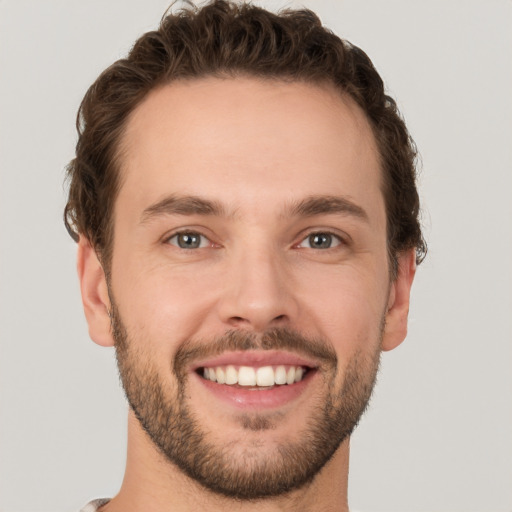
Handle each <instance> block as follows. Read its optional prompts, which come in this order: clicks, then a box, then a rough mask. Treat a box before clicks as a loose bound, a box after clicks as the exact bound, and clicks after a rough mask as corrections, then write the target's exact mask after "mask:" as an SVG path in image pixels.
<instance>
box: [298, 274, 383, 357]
mask: <svg viewBox="0 0 512 512" xmlns="http://www.w3.org/2000/svg"><path fill="white" fill-rule="evenodd" d="M313 282H314V283H315V285H314V287H309V290H310V291H309V293H303V294H302V302H303V304H304V309H306V310H307V311H308V315H307V316H308V317H309V323H310V324H312V325H313V326H314V327H315V328H316V329H315V330H319V331H320V332H318V333H317V334H319V335H320V336H323V337H325V338H327V339H328V340H330V342H331V343H332V344H333V346H334V347H335V349H336V351H337V352H338V357H340V358H341V359H349V358H350V357H351V356H352V355H353V354H354V353H355V352H356V351H363V352H369V351H374V350H375V348H376V347H377V346H378V344H379V342H380V336H381V329H382V318H383V314H384V311H385V307H386V304H387V283H386V282H385V280H383V279H379V278H378V276H377V275H376V274H374V273H371V272H361V271H359V270H358V269H356V268H348V267H345V268H343V269H341V268H340V269H339V271H338V272H334V273H332V274H330V275H329V276H322V275H320V274H318V275H316V276H315V279H313V280H312V283H313Z"/></svg>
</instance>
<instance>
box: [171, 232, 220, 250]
mask: <svg viewBox="0 0 512 512" xmlns="http://www.w3.org/2000/svg"><path fill="white" fill-rule="evenodd" d="M167 243H169V244H171V245H175V246H176V247H179V248H180V249H201V248H203V247H208V246H209V245H210V241H209V240H208V238H206V237H205V236H204V235H201V234H200V233H196V232H194V231H182V232H181V233H176V234H175V235H173V236H171V237H170V238H169V239H168V240H167Z"/></svg>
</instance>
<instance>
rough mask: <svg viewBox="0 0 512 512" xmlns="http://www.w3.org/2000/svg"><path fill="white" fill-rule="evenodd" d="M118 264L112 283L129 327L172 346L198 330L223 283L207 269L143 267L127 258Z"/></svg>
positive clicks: (152, 341)
mask: <svg viewBox="0 0 512 512" xmlns="http://www.w3.org/2000/svg"><path fill="white" fill-rule="evenodd" d="M118 268H119V269H120V272H119V273H117V274H115V273H113V282H112V287H113V293H114V298H115V301H116V303H117V306H118V308H119V311H120V313H121V315H122V317H123V320H124V322H125V324H126V327H127V329H128V331H129V332H131V333H133V336H134V337H143V338H145V340H146V341H145V343H148V344H149V345H153V346H157V345H159V344H163V345H165V346H167V347H169V350H174V349H175V348H176V347H175V345H177V344H178V343H180V342H182V341H183V340H186V339H188V338H190V337H192V336H194V335H196V334H197V332H198V330H199V329H200V328H201V324H202V322H203V320H204V319H205V318H206V317H207V314H208V312H209V311H210V310H211V305H212V301H213V300H214V298H213V297H212V295H213V293H212V290H215V289H218V284H221V283H213V282H212V280H211V279H210V280H207V279H205V275H204V273H201V274H200V273H193V272H186V271H180V270H179V269H175V268H172V267H170V266H162V265H155V266H147V267H146V268H145V269H141V268H140V267H139V268H137V266H136V265H133V266H130V265H128V264H127V263H126V262H125V263H124V266H121V265H120V266H119V267H118ZM216 285H217V286H216Z"/></svg>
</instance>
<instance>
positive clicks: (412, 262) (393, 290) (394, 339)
mask: <svg viewBox="0 0 512 512" xmlns="http://www.w3.org/2000/svg"><path fill="white" fill-rule="evenodd" d="M415 273H416V251H415V250H414V249H412V250H410V251H407V252H404V253H402V254H400V255H399V257H398V275H397V277H396V279H395V281H393V282H392V283H391V287H390V290H389V298H388V311H387V313H386V324H385V326H384V335H383V338H382V345H381V348H382V350H392V349H394V348H396V347H398V345H400V343H402V341H404V339H405V337H406V335H407V317H408V315H409V299H410V295H411V286H412V282H413V279H414V274H415Z"/></svg>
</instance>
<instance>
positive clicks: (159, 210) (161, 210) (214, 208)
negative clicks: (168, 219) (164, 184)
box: [141, 195, 226, 223]
mask: <svg viewBox="0 0 512 512" xmlns="http://www.w3.org/2000/svg"><path fill="white" fill-rule="evenodd" d="M225 214H226V212H225V209H224V207H223V206H222V205H221V204H220V203H219V202H217V201H211V200H210V199H204V198H202V197H199V196H177V195H170V196H168V197H165V198H164V199H162V200H161V201H158V202H157V203H155V204H153V205H151V206H148V207H147V208H146V209H145V210H144V211H143V212H142V215H141V223H145V222H148V221H149V220H151V219H152V218H154V217H159V216H162V215H208V216H224V215H225Z"/></svg>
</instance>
